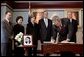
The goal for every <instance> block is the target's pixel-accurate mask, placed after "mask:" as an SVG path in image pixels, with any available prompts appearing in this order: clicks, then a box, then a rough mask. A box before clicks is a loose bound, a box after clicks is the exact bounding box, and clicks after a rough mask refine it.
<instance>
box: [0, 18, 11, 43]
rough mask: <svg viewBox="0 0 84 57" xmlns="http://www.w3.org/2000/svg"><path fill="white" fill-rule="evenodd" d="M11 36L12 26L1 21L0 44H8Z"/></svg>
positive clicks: (5, 21)
mask: <svg viewBox="0 0 84 57" xmlns="http://www.w3.org/2000/svg"><path fill="white" fill-rule="evenodd" d="M11 35H12V25H11V24H9V23H8V21H7V20H5V19H4V20H2V21H1V43H8V40H9V38H10V37H11Z"/></svg>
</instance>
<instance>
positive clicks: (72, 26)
mask: <svg viewBox="0 0 84 57" xmlns="http://www.w3.org/2000/svg"><path fill="white" fill-rule="evenodd" d="M72 13H73V12H68V16H67V17H68V18H64V19H62V23H63V25H67V28H68V34H67V39H66V41H69V42H75V43H76V32H77V29H78V28H77V25H78V21H77V20H74V19H73V18H72Z"/></svg>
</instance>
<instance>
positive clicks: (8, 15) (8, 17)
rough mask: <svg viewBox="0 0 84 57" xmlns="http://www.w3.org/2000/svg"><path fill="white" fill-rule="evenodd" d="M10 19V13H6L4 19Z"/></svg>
mask: <svg viewBox="0 0 84 57" xmlns="http://www.w3.org/2000/svg"><path fill="white" fill-rule="evenodd" d="M11 17H12V14H11V13H10V12H8V13H7V14H6V18H7V19H8V20H10V19H11Z"/></svg>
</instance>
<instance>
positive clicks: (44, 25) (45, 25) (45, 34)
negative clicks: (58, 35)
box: [39, 11, 52, 43]
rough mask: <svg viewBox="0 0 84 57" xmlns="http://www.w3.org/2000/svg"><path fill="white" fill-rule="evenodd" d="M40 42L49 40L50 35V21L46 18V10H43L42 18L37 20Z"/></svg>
mask: <svg viewBox="0 0 84 57" xmlns="http://www.w3.org/2000/svg"><path fill="white" fill-rule="evenodd" d="M39 29H40V37H41V42H42V43H43V41H50V40H51V36H52V21H51V20H50V19H48V12H47V11H44V17H43V19H41V20H39Z"/></svg>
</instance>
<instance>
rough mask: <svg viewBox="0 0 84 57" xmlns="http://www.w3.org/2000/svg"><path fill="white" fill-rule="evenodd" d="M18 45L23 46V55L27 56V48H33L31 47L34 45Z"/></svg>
mask: <svg viewBox="0 0 84 57" xmlns="http://www.w3.org/2000/svg"><path fill="white" fill-rule="evenodd" d="M18 47H20V48H24V51H25V53H24V55H25V56H28V48H30V47H31V48H33V47H35V46H34V45H30V46H24V45H21V46H18Z"/></svg>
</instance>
